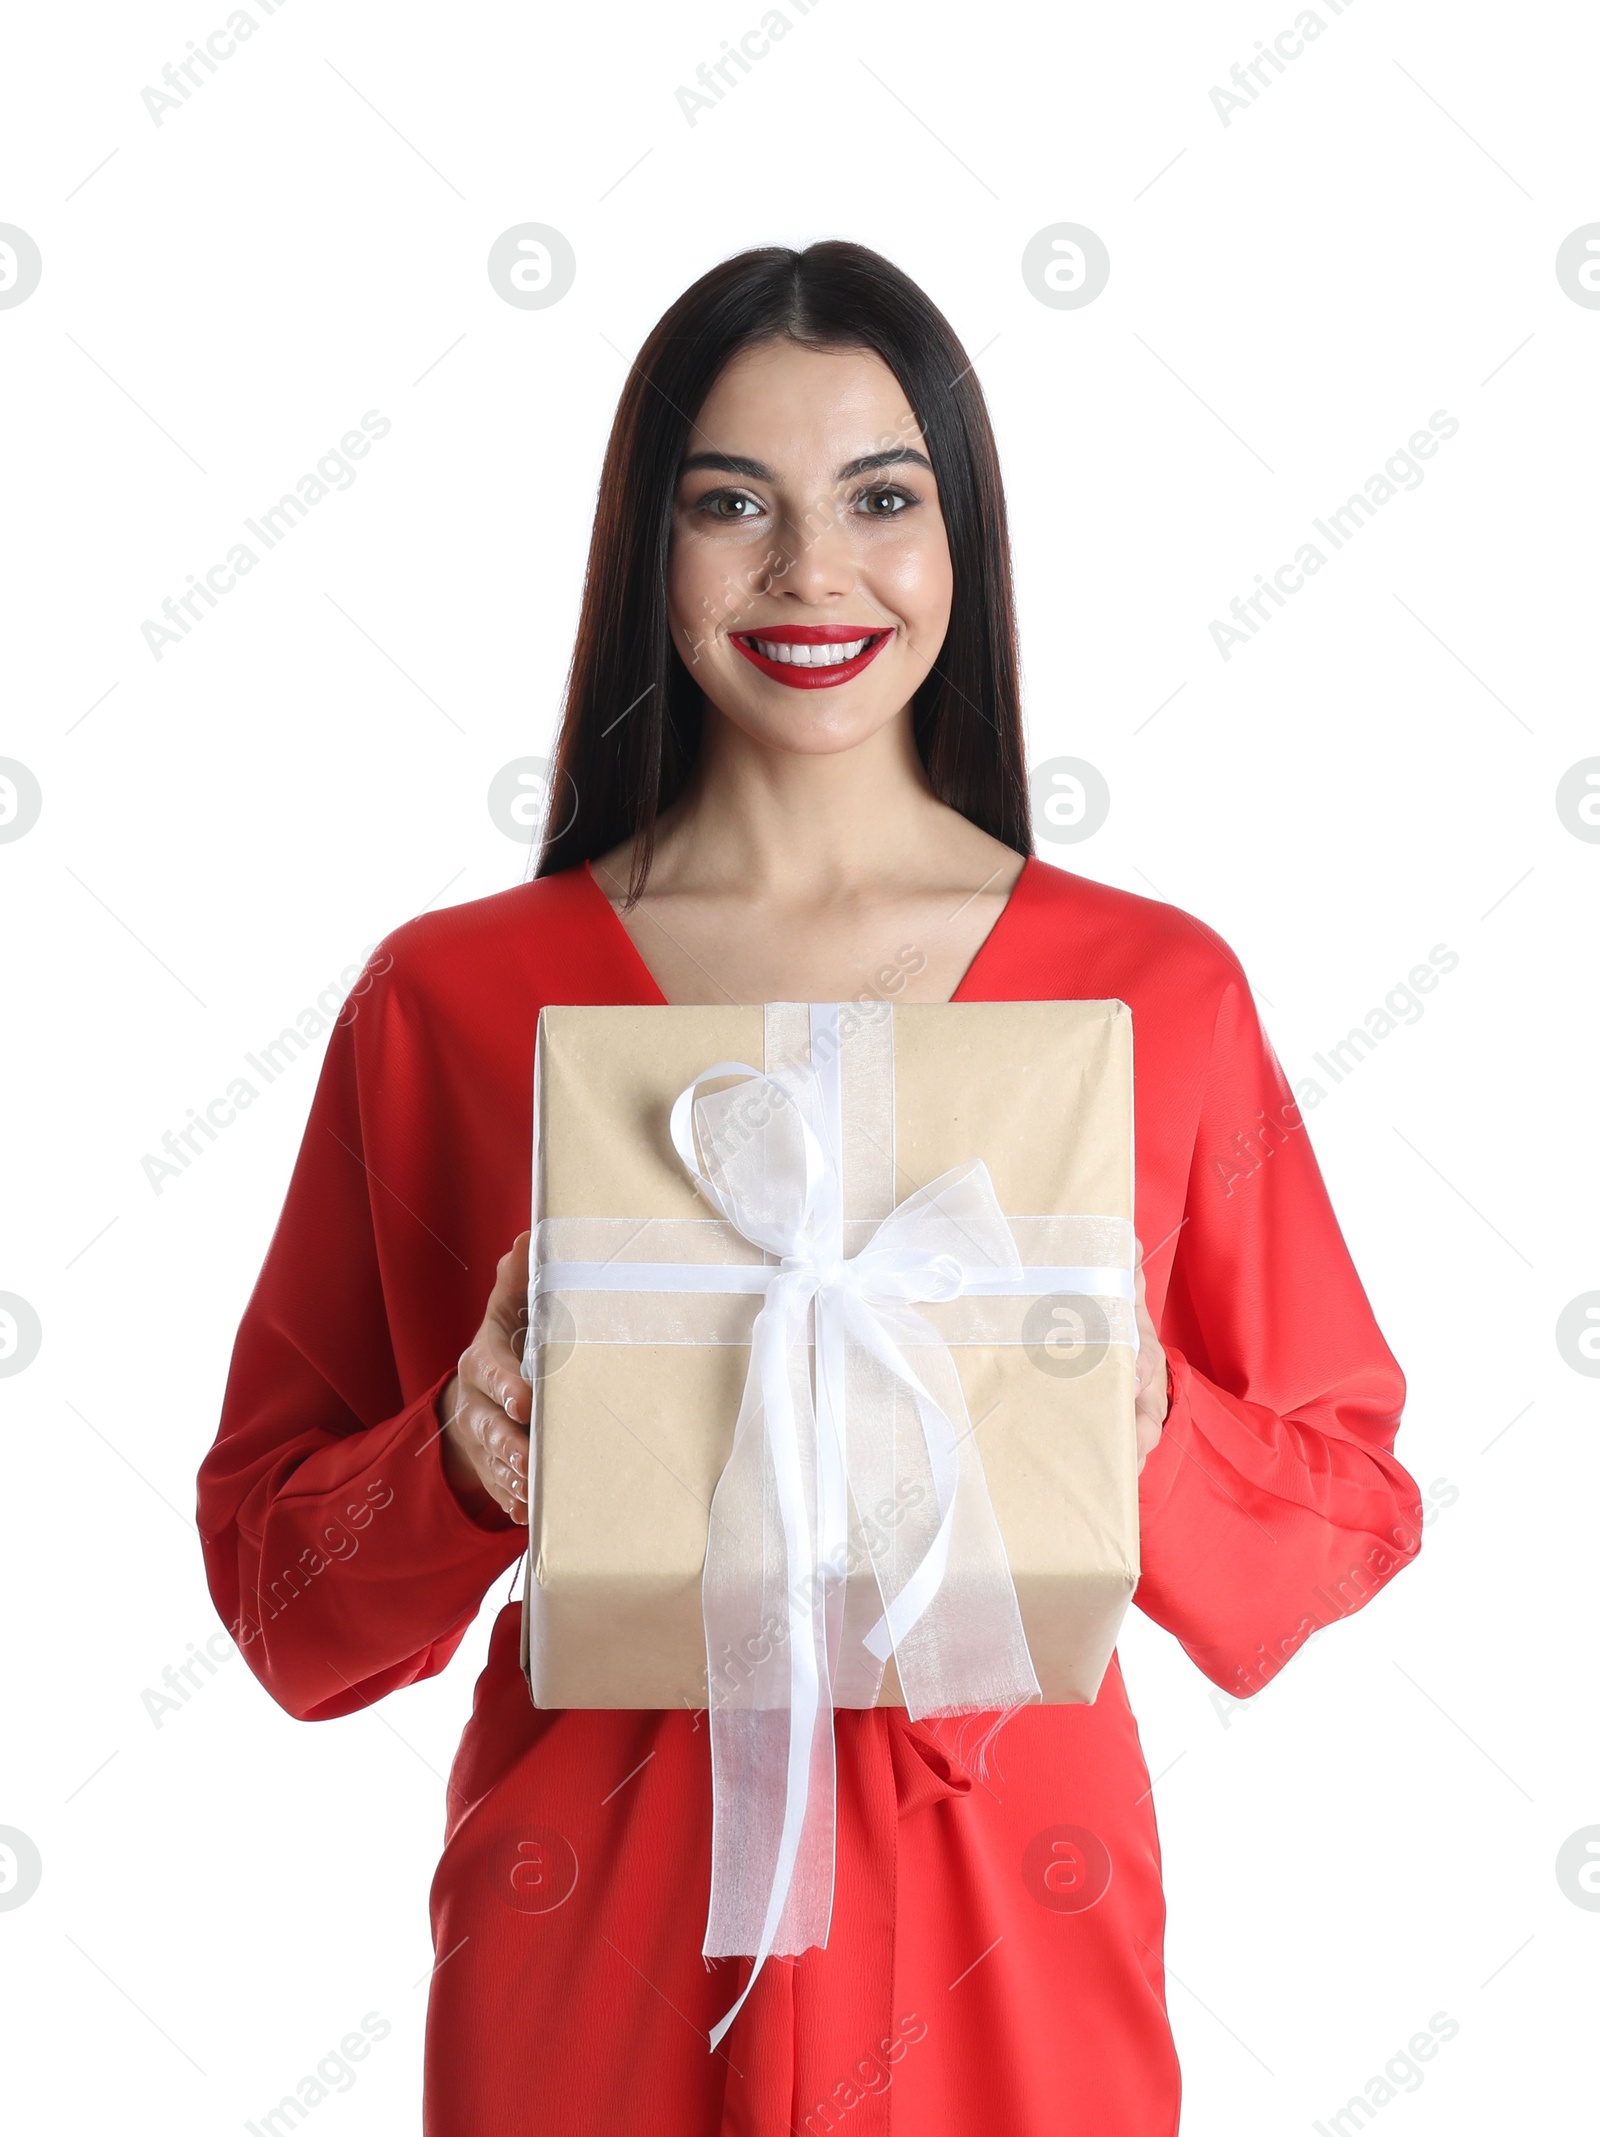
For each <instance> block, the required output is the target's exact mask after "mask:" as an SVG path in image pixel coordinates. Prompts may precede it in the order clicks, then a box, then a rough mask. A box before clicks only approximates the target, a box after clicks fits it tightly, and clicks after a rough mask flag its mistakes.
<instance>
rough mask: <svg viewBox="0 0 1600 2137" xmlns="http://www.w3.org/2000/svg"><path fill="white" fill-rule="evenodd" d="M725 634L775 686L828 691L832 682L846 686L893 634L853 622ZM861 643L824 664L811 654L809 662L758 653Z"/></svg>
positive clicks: (776, 626)
mask: <svg viewBox="0 0 1600 2137" xmlns="http://www.w3.org/2000/svg"><path fill="white" fill-rule="evenodd" d="M729 635H730V637H731V638H732V640H733V643H734V644H735V645H736V646H737V647H738V649H739V651H740V652H741V653H742V654H743V655H744V657H745V659H746V660H747V661H749V663H750V665H751V667H752V668H759V669H760V670H761V673H762V674H763V675H770V676H771V678H772V680H773V681H774V682H775V683H787V684H788V686H789V688H790V689H791V690H828V689H831V688H832V687H833V685H834V684H835V683H848V682H850V681H852V680H853V679H854V678H855V677H856V676H858V675H859V674H860V673H861V671H862V669H863V668H865V667H866V666H867V664H868V662H869V661H871V660H873V659H875V658H876V657H877V655H878V654H879V653H880V652H881V651H882V649H883V648H884V646H886V645H887V644H888V642H889V640H890V639H891V638H892V637H893V635H894V633H893V632H892V631H889V630H885V629H883V628H881V627H879V628H876V629H874V628H873V627H872V626H870V625H865V624H855V623H775V624H773V625H772V626H771V627H770V628H769V629H766V630H760V631H733V632H731V633H730V634H729ZM862 640H865V643H864V644H862V645H861V650H860V652H858V653H856V654H854V655H853V656H852V657H851V658H850V659H849V660H833V661H827V662H824V661H821V660H817V659H816V657H815V655H813V656H812V657H811V658H810V659H805V658H799V659H796V658H793V657H791V658H788V659H774V658H772V657H771V656H770V655H768V654H766V653H763V652H761V651H760V650H759V648H760V647H761V646H763V645H766V646H784V647H789V646H793V647H795V648H797V649H801V648H810V647H817V646H848V645H856V644H858V643H860V642H861V641H862Z"/></svg>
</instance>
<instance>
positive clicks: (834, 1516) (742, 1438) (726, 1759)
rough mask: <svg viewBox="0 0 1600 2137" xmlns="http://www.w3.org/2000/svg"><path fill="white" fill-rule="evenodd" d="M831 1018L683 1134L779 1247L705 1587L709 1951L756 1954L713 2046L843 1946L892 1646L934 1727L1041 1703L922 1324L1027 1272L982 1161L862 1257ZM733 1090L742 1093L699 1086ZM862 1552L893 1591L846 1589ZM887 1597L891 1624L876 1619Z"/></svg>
mask: <svg viewBox="0 0 1600 2137" xmlns="http://www.w3.org/2000/svg"><path fill="white" fill-rule="evenodd" d="M810 1016H811V1042H812V1043H811V1054H810V1059H809V1062H808V1063H806V1064H805V1065H803V1066H799V1067H796V1066H793V1065H789V1066H785V1067H782V1068H779V1069H777V1070H775V1071H773V1072H771V1073H769V1072H767V1071H765V1070H760V1069H755V1068H752V1067H750V1065H749V1064H748V1063H746V1062H736V1061H719V1062H717V1063H715V1064H714V1065H713V1066H712V1067H710V1068H708V1069H705V1070H703V1071H702V1072H701V1074H700V1075H698V1076H697V1077H696V1078H695V1079H694V1081H693V1082H692V1083H690V1084H689V1085H687V1086H686V1088H685V1089H684V1090H683V1091H682V1092H681V1093H680V1094H679V1096H678V1098H677V1099H676V1101H675V1102H674V1104H673V1107H672V1113H671V1120H670V1128H671V1135H672V1141H673V1145H674V1148H675V1149H676V1150H677V1152H678V1155H679V1157H680V1159H681V1160H682V1162H683V1164H684V1166H685V1167H686V1168H687V1170H688V1172H689V1173H690V1175H691V1177H692V1178H693V1179H694V1180H695V1182H696V1183H697V1185H698V1186H699V1188H700V1190H701V1191H702V1193H703V1194H704V1195H705V1196H706V1198H707V1199H708V1200H709V1201H710V1202H711V1203H712V1205H713V1206H714V1207H715V1208H716V1209H717V1210H718V1211H719V1212H720V1214H721V1215H722V1216H723V1217H724V1218H726V1219H727V1220H728V1222H729V1223H731V1224H732V1225H733V1226H734V1227H735V1228H736V1229H737V1230H738V1231H739V1232H740V1233H741V1234H742V1235H743V1236H744V1237H745V1238H746V1239H748V1240H750V1241H751V1242H752V1243H754V1244H755V1245H757V1246H759V1247H761V1248H762V1249H763V1250H764V1251H765V1252H766V1253H767V1254H769V1255H772V1256H776V1257H778V1261H777V1267H776V1268H775V1269H774V1268H773V1267H772V1266H771V1265H770V1263H769V1264H768V1265H767V1266H765V1267H764V1268H763V1269H762V1270H761V1271H760V1275H761V1278H762V1280H763V1289H764V1292H765V1296H764V1299H763V1303H762V1306H761V1309H760V1312H759V1313H758V1314H757V1316H756V1319H755V1323H754V1327H753V1329H752V1332H751V1342H750V1363H749V1368H748V1372H747V1375H746V1379H745V1385H744V1391H743V1395H742V1399H741V1403H740V1409H739V1417H738V1422H737V1425H736V1427H735V1430H734V1439H733V1447H732V1451H731V1453H730V1455H729V1457H728V1461H727V1463H726V1465H725V1467H724V1469H723V1472H722V1475H721V1477H720V1479H719V1481H718V1484H717V1488H716V1492H715V1494H714V1495H713V1498H712V1503H711V1523H710V1528H709V1532H708V1537H707V1549H706V1563H705V1572H704V1576H703V1580H702V1587H701V1596H702V1605H703V1612H704V1619H705V1631H706V1660H707V1673H708V1682H709V1686H710V1693H709V1724H710V1732H711V1769H712V1867H711V1905H710V1913H709V1919H708V1923H707V1927H706V1937H705V1943H704V1946H703V1950H704V1953H705V1955H706V1956H708V1957H727V1956H733V1955H736V1954H744V1953H752V1954H753V1955H754V1959H755V1964H754V1966H753V1967H752V1968H751V1972H750V1978H749V1980H748V1981H747V1982H746V1984H745V1987H744V1989H743V1991H742V1992H741V1994H740V1996H739V1997H738V1999H737V2001H736V2002H735V2003H734V2004H733V2006H732V2008H731V2009H730V2010H729V2011H728V2012H727V2014H726V2015H725V2016H724V2017H723V2018H722V2019H721V2020H720V2021H719V2022H718V2024H717V2025H716V2026H715V2028H713V2030H712V2033H711V2036H710V2038H711V2046H712V2047H713V2048H715V2047H716V2046H717V2045H718V2044H719V2042H720V2041H721V2040H722V2038H723V2036H724V2034H725V2033H726V2032H727V2030H728V2028H729V2026H730V2025H731V2024H732V2022H733V2020H734V2018H735V2016H736V2015H737V2013H738V2011H739V2009H740V2006H741V2005H742V2004H743V2002H744V2000H745V1997H746V1996H748V1995H749V1993H750V1990H751V1988H752V1987H753V1986H754V1984H755V1980H756V1976H757V1975H758V1974H759V1972H760V1970H761V1968H762V1966H763V1964H764V1963H765V1961H766V1959H767V1957H768V1956H769V1955H770V1954H771V1953H773V1952H779V1953H796V1952H801V1951H804V1950H806V1949H808V1948H809V1947H810V1946H812V1945H815V1944H825V1943H826V1942H827V1936H828V1927H829V1920H830V1916H831V1913H832V1905H833V1881H834V1816H835V1801H834V1756H833V1752H834V1747H833V1708H834V1707H835V1706H836V1705H837V1706H871V1705H874V1704H875V1703H876V1701H877V1698H878V1693H879V1690H880V1688H881V1684H882V1678H883V1670H884V1666H885V1663H886V1662H887V1659H888V1656H889V1654H890V1652H891V1650H892V1651H893V1653H894V1657H895V1664H896V1668H897V1670H898V1672H899V1676H900V1683H901V1688H902V1691H903V1694H904V1697H905V1702H906V1709H907V1712H908V1714H909V1715H910V1716H911V1718H912V1719H913V1720H921V1719H923V1718H924V1717H926V1716H928V1715H937V1714H948V1713H957V1712H967V1711H971V1710H974V1709H976V1710H980V1711H983V1710H989V1709H998V1708H1006V1707H1012V1706H1018V1705H1021V1704H1024V1703H1025V1702H1027V1701H1029V1700H1034V1699H1038V1698H1039V1697H1040V1696H1041V1694H1040V1689H1039V1683H1038V1679H1037V1677H1036V1676H1035V1674H1034V1669H1033V1664H1032V1660H1031V1658H1030V1656H1029V1653H1028V1644H1027V1640H1026V1637H1025V1635H1024V1633H1023V1628H1022V1618H1021V1613H1020V1611H1019V1609H1018V1605H1017V1595H1016V1589H1015V1586H1014V1585H1013V1582H1012V1578H1011V1573H1010V1569H1009V1567H1008V1565H1007V1562H1006V1555H1005V1547H1004V1544H1003V1542H1002V1540H1001V1537H1000V1531H999V1527H998V1524H997V1522H996V1520H995V1515H994V1509H993V1506H992V1505H991V1503H990V1499H989V1492H988V1487H987V1485H986V1483H985V1481H984V1475H983V1468H982V1464H981V1462H980V1460H979V1457H978V1451H977V1447H976V1444H975V1441H974V1437H973V1427H972V1425H971V1423H970V1420H969V1418H968V1414H967V1406H966V1401H965V1398H964V1396H963V1394H962V1390H961V1382H960V1379H959V1377H958V1375H957V1372H956V1368H955V1363H954V1360H953V1358H952V1357H951V1354H950V1350H949V1347H948V1345H947V1344H946V1343H945V1341H944V1339H943V1337H942V1336H941V1335H940V1334H939V1332H938V1330H937V1329H936V1328H935V1327H934V1326H933V1325H932V1323H931V1322H929V1321H928V1320H927V1319H926V1317H925V1316H923V1315H921V1314H919V1313H917V1312H916V1311H915V1305H916V1304H918V1303H929V1302H933V1301H938V1300H945V1299H951V1298H955V1297H957V1296H959V1295H960V1294H961V1293H962V1292H964V1291H968V1290H982V1291H991V1292H994V1291H1001V1292H1003V1291H1009V1290H1011V1289H1012V1288H1013V1287H1014V1286H1016V1285H1018V1284H1019V1283H1023V1282H1025V1281H1026V1279H1025V1278H1024V1275H1023V1270H1022V1264H1021V1261H1020V1258H1019V1256H1018V1253H1017V1248H1016V1243H1015V1240H1014V1238H1013V1236H1012V1232H1011V1227H1010V1225H1009V1224H1008V1222H1007V1219H1006V1216H1005V1213H1004V1212H1003V1211H1002V1209H1001V1207H1000V1204H999V1202H998V1200H997V1198H996V1196H995V1192H994V1186H993V1183H992V1181H991V1180H990V1177H989V1172H988V1168H987V1167H986V1166H985V1165H984V1164H983V1163H982V1161H981V1160H978V1159H972V1160H969V1161H968V1162H967V1163H965V1164H961V1165H957V1166H954V1167H952V1168H951V1170H949V1171H948V1172H945V1173H943V1174H941V1175H940V1176H939V1178H938V1179H936V1180H933V1181H931V1182H930V1183H929V1184H928V1185H927V1186H925V1187H922V1188H919V1189H917V1190H916V1192H915V1193H913V1194H911V1195H909V1196H907V1198H906V1199H905V1200H904V1201H903V1202H901V1203H900V1204H899V1206H898V1207H897V1208H895V1209H894V1210H893V1211H892V1212H891V1213H890V1215H889V1216H887V1217H885V1218H884V1219H883V1221H882V1222H881V1223H880V1224H879V1225H878V1226H877V1228H876V1229H875V1230H874V1231H873V1232H872V1234H871V1237H870V1238H869V1239H868V1240H867V1242H866V1243H865V1245H863V1246H862V1247H861V1248H860V1250H859V1251H858V1252H856V1253H855V1254H852V1255H847V1254H846V1252H845V1223H844V1198H843V1171H844V1165H843V1132H842V1120H841V1104H840V1096H841V1085H840V1077H839V1040H838V1011H837V1006H836V1005H834V1004H813V1005H811V1010H810ZM730 1077H731V1078H737V1079H739V1081H738V1083H737V1084H736V1085H735V1086H734V1087H732V1088H727V1089H724V1090H721V1091H719V1092H716V1093H714V1094H711V1095H709V1096H703V1095H701V1087H702V1085H704V1084H706V1083H709V1082H714V1081H717V1080H719V1079H726V1078H730ZM697 1146H698V1147H697ZM750 1273H751V1274H752V1275H753V1274H755V1272H754V1271H752V1272H750ZM813 1355H814V1358H815V1367H814V1372H815V1388H814V1391H813V1366H812V1359H813ZM852 1546H854V1547H855V1551H856V1553H857V1554H858V1555H859V1553H861V1552H863V1551H864V1553H865V1556H866V1561H867V1563H868V1564H869V1565H870V1567H871V1570H872V1574H873V1581H872V1582H871V1583H860V1582H858V1583H849V1582H848V1581H847V1575H848V1574H849V1572H850V1571H851V1570H852V1564H851V1559H852ZM874 1589H875V1591H876V1599H877V1601H879V1602H881V1604H882V1610H881V1613H880V1614H879V1615H877V1617H876V1619H875V1621H873V1622H871V1623H863V1622H862V1620H863V1619H864V1618H865V1617H867V1615H868V1614H869V1612H870V1610H871V1608H872V1605H871V1603H870V1602H867V1603H866V1604H865V1607H863V1603H864V1599H865V1598H868V1597H871V1596H872V1595H873V1591H874Z"/></svg>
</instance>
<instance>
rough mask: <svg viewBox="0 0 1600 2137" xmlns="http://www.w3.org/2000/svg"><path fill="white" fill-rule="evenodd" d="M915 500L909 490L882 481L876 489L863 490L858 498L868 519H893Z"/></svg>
mask: <svg viewBox="0 0 1600 2137" xmlns="http://www.w3.org/2000/svg"><path fill="white" fill-rule="evenodd" d="M916 501H917V500H916V499H915V498H914V497H913V496H912V495H911V493H910V491H909V490H902V489H901V488H899V487H898V485H896V484H892V483H883V484H880V485H879V487H878V488H876V489H872V490H863V491H862V493H861V497H860V500H859V502H860V503H861V504H862V505H863V506H864V508H865V510H866V516H867V518H868V519H894V518H896V517H898V515H899V514H900V513H901V512H903V511H904V510H905V508H906V507H907V505H914V504H915V503H916Z"/></svg>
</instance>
